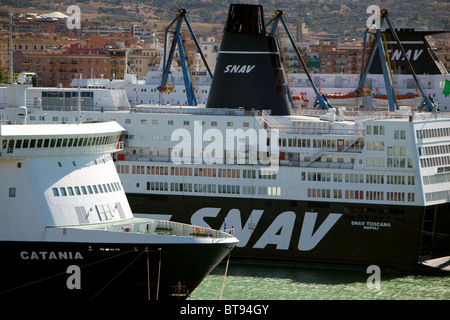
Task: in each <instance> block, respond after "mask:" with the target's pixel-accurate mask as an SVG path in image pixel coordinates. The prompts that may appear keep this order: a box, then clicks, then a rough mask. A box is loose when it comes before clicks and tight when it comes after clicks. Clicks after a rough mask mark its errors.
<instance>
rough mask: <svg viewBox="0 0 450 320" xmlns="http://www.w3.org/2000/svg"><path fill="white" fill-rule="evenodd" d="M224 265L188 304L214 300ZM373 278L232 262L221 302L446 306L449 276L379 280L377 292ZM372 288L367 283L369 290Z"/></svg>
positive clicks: (386, 275)
mask: <svg viewBox="0 0 450 320" xmlns="http://www.w3.org/2000/svg"><path fill="white" fill-rule="evenodd" d="M224 273H225V265H224V264H221V265H219V266H218V267H217V268H216V269H215V270H214V271H213V272H212V273H211V274H210V275H209V276H208V277H207V278H206V279H205V280H204V281H203V282H202V283H201V284H200V286H199V287H198V288H197V289H196V290H195V291H194V292H193V293H192V295H191V297H190V300H218V299H219V298H220V293H221V290H222V284H223V279H224ZM371 275H372V273H370V274H369V273H366V271H365V270H362V271H354V270H351V271H350V270H335V269H319V268H298V267H284V266H260V265H247V264H238V263H235V264H233V262H231V263H230V265H229V267H228V275H227V278H226V281H225V286H224V290H223V293H222V299H223V300H450V276H448V277H432V276H417V275H405V274H394V273H383V272H381V274H380V279H381V281H380V282H379V284H380V287H379V289H377V288H374V287H371V288H369V287H368V285H367V282H368V278H369V277H370V276H371ZM371 283H374V282H370V281H369V284H371Z"/></svg>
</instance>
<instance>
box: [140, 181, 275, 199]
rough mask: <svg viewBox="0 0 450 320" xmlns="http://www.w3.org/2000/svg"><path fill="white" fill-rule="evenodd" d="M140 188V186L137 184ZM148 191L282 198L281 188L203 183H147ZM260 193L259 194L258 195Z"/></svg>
mask: <svg viewBox="0 0 450 320" xmlns="http://www.w3.org/2000/svg"><path fill="white" fill-rule="evenodd" d="M137 186H138V187H139V184H137ZM147 190H152V191H175V192H196V193H221V194H252V195H253V194H258V195H269V196H280V195H281V188H280V187H255V186H239V185H222V184H218V185H215V184H202V183H194V184H193V183H173V182H172V183H170V190H169V184H168V182H157V181H152V182H147ZM256 192H258V193H256Z"/></svg>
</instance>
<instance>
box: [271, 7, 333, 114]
mask: <svg viewBox="0 0 450 320" xmlns="http://www.w3.org/2000/svg"><path fill="white" fill-rule="evenodd" d="M279 21H281V24H282V25H283V27H284V30H285V31H286V34H287V36H288V38H289V40H290V41H291V44H292V47H293V48H294V50H295V53H296V54H297V56H298V59H299V60H300V63H301V64H302V66H303V70H304V71H305V73H306V75H307V77H308V79H309V82H310V84H311V86H312V88H313V89H314V92H315V94H316V100H315V102H314V105H317V108H318V109H329V108H332V105H331V104H330V102H329V101H328V99H327V97H326V95H325V94H324V93H320V91H319V89H318V88H317V86H316V84H315V83H314V81H313V79H312V77H311V74H310V72H309V70H308V67H307V65H306V63H305V60H304V59H303V57H302V55H301V53H300V50H299V49H298V47H297V45H296V44H295V41H294V39H293V38H292V35H291V32H290V31H289V28H288V26H287V24H286V22H285V21H284V18H283V11H282V10H276V12H275V14H274V15H273V17H272V19H271V20H270V21H269V22H268V23H267V25H266V27H268V26H269V25H270V24H271V23H272V22H273V25H272V29H271V31H270V34H271V35H273V36H275V33H276V31H277V27H278V22H279ZM291 102H292V101H291Z"/></svg>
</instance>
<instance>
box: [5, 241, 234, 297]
mask: <svg viewBox="0 0 450 320" xmlns="http://www.w3.org/2000/svg"><path fill="white" fill-rule="evenodd" d="M231 246H232V245H231ZM230 249H231V247H230V246H229V245H227V244H206V245H205V244H198V245H196V244H186V245H184V244H156V245H155V244H149V245H143V244H118V243H107V244H94V243H53V242H25V241H24V242H22V241H15V242H10V241H2V242H1V251H2V264H1V267H0V271H1V275H2V279H1V284H0V286H1V287H0V299H2V301H17V300H20V301H25V300H27V301H41V300H45V301H71V302H72V301H90V300H92V301H103V300H108V301H115V299H120V301H124V300H127V301H128V300H132V301H134V302H138V301H147V300H156V299H158V300H168V299H177V300H178V299H185V298H187V297H188V295H189V293H192V291H193V290H194V289H195V288H196V287H197V286H198V285H199V284H200V282H201V281H202V280H203V278H204V277H205V276H206V275H207V274H208V273H209V272H210V271H212V269H213V268H214V267H215V266H216V265H217V264H218V263H220V261H221V260H222V259H223V257H225V256H226V255H227V253H228V252H229V251H230ZM193 262H195V263H193ZM190 266H192V267H190ZM111 299H112V300H111Z"/></svg>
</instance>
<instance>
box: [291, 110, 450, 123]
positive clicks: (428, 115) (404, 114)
mask: <svg viewBox="0 0 450 320" xmlns="http://www.w3.org/2000/svg"><path fill="white" fill-rule="evenodd" d="M292 114H293V115H302V116H313V117H320V116H324V115H326V114H327V110H323V109H295V110H293V111H292ZM342 115H343V118H340V114H339V113H338V114H336V121H338V120H345V121H356V120H384V119H408V120H411V121H426V120H433V119H449V118H450V112H415V111H403V110H397V111H394V112H390V111H378V110H368V111H362V110H355V111H353V110H348V111H344V112H343V113H342Z"/></svg>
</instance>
